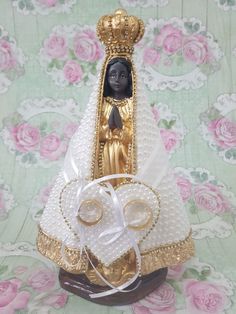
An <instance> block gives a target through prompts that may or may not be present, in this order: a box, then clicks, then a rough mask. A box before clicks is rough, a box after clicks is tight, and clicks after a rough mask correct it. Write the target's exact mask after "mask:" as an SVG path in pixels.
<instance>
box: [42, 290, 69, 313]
mask: <svg viewBox="0 0 236 314" xmlns="http://www.w3.org/2000/svg"><path fill="white" fill-rule="evenodd" d="M67 299H68V295H67V293H66V292H64V291H59V292H54V293H53V294H51V295H49V296H48V297H47V298H45V299H44V300H43V304H45V305H49V306H53V307H54V308H55V309H60V308H62V307H63V306H65V304H66V302H67Z"/></svg>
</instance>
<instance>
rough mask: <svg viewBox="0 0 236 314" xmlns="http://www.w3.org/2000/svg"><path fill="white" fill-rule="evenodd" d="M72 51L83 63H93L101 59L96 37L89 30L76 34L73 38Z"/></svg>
mask: <svg viewBox="0 0 236 314" xmlns="http://www.w3.org/2000/svg"><path fill="white" fill-rule="evenodd" d="M74 51H75V54H76V56H77V57H78V58H79V59H80V60H83V61H89V62H94V61H97V60H98V59H100V58H101V57H102V51H101V48H100V45H99V42H98V40H97V38H96V35H95V33H94V32H93V31H91V30H86V31H83V32H81V33H78V34H77V35H76V36H75V38H74Z"/></svg>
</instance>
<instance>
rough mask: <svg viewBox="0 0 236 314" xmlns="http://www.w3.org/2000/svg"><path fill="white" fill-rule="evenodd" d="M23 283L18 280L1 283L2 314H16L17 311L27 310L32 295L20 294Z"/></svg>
mask: <svg viewBox="0 0 236 314" xmlns="http://www.w3.org/2000/svg"><path fill="white" fill-rule="evenodd" d="M20 287H21V281H20V280H18V279H11V280H3V281H0V314H14V313H15V310H20V309H25V308H26V306H27V304H28V301H29V298H30V293H29V292H27V291H21V292H19V291H18V289H19V288H20Z"/></svg>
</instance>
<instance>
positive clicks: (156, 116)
mask: <svg viewBox="0 0 236 314" xmlns="http://www.w3.org/2000/svg"><path fill="white" fill-rule="evenodd" d="M152 113H153V116H154V119H155V121H156V122H158V121H159V120H160V115H159V111H158V109H157V107H155V106H153V107H152Z"/></svg>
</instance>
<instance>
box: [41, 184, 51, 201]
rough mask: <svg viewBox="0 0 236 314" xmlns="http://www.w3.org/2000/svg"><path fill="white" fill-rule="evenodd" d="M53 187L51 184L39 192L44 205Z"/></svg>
mask: <svg viewBox="0 0 236 314" xmlns="http://www.w3.org/2000/svg"><path fill="white" fill-rule="evenodd" d="M52 186H53V185H52V184H50V185H49V186H46V187H43V188H42V189H41V190H40V192H39V200H40V202H41V203H42V204H43V205H45V204H46V203H47V201H48V198H49V195H50V192H51V189H52Z"/></svg>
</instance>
